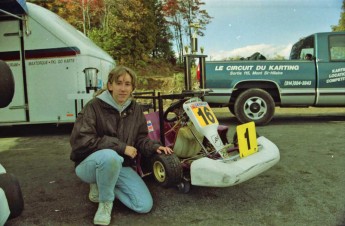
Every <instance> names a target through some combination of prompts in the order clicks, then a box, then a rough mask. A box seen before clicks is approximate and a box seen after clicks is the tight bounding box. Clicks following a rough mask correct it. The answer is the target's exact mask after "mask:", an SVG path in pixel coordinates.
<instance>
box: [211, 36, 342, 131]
mask: <svg viewBox="0 0 345 226" xmlns="http://www.w3.org/2000/svg"><path fill="white" fill-rule="evenodd" d="M205 72H206V73H205V78H204V81H205V84H204V88H207V89H211V90H213V92H211V93H210V94H209V95H208V96H206V97H205V100H206V101H207V102H208V103H209V104H210V105H211V106H215V107H225V106H227V107H228V108H229V110H230V111H231V112H232V113H233V114H234V115H235V116H236V117H237V119H238V120H239V121H240V122H241V123H245V122H249V121H254V122H255V124H256V125H265V124H267V123H269V122H270V121H271V119H272V117H273V115H274V111H275V107H276V106H279V107H310V106H313V107H345V32H323V33H315V34H313V35H310V36H308V37H305V38H303V39H300V40H299V41H298V42H296V43H295V44H294V45H293V46H292V49H291V53H290V59H289V60H281V61H271V60H240V61H206V64H205Z"/></svg>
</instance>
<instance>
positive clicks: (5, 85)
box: [0, 60, 14, 108]
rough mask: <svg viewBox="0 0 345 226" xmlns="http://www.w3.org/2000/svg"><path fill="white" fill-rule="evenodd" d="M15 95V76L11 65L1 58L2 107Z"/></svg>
mask: <svg viewBox="0 0 345 226" xmlns="http://www.w3.org/2000/svg"><path fill="white" fill-rule="evenodd" d="M13 95H14V78H13V74H12V71H11V69H10V67H9V66H8V65H7V64H6V63H5V62H4V61H2V60H0V108H5V107H7V106H8V105H9V104H10V103H11V101H12V98H13Z"/></svg>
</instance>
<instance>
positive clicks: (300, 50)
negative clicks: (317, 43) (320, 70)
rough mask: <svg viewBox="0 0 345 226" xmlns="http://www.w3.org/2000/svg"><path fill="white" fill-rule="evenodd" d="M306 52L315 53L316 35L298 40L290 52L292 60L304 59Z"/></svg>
mask: <svg viewBox="0 0 345 226" xmlns="http://www.w3.org/2000/svg"><path fill="white" fill-rule="evenodd" d="M306 54H311V55H312V56H315V54H314V36H313V35H311V36H308V37H306V38H303V39H301V40H299V41H298V42H296V43H295V44H294V45H293V46H292V48H291V53H290V60H304V58H305V55H306Z"/></svg>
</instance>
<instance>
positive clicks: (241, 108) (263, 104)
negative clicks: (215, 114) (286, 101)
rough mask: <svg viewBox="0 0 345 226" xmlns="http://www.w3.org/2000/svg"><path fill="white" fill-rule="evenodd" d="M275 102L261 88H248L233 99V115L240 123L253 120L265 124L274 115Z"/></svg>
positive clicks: (257, 123) (258, 124) (260, 124)
mask: <svg viewBox="0 0 345 226" xmlns="http://www.w3.org/2000/svg"><path fill="white" fill-rule="evenodd" d="M274 109H275V104H274V100H273V98H272V97H271V95H270V94H269V93H267V92H266V91H265V90H262V89H248V90H246V91H244V92H243V93H241V94H240V95H239V96H238V97H237V99H236V101H235V115H236V117H237V119H238V120H239V121H240V122H241V123H247V122H250V121H254V122H255V124H256V125H257V126H262V125H266V124H267V123H269V122H270V121H271V119H272V117H273V115H274Z"/></svg>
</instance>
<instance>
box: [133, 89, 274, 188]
mask: <svg viewBox="0 0 345 226" xmlns="http://www.w3.org/2000/svg"><path fill="white" fill-rule="evenodd" d="M204 94H205V93H200V92H188V93H182V94H178V95H160V94H159V95H158V97H157V98H156V99H158V102H159V111H154V112H151V113H148V114H146V115H145V117H146V120H147V125H148V130H149V137H150V138H151V139H156V140H160V141H161V142H162V143H163V144H164V145H166V146H170V147H171V148H172V149H173V150H174V154H173V155H164V154H161V155H158V154H157V155H154V156H153V157H152V159H145V158H144V157H138V159H137V165H136V168H137V171H138V173H139V174H140V175H141V176H145V175H147V174H150V173H152V174H153V176H154V178H155V180H156V181H157V182H158V183H159V184H160V185H162V186H164V187H169V186H175V185H176V186H177V187H178V189H179V191H181V192H184V193H187V192H188V191H189V189H190V187H191V185H195V186H208V187H228V186H233V185H236V184H239V183H241V182H244V181H246V180H249V179H251V178H253V177H255V176H257V175H259V174H260V173H262V172H264V171H266V170H267V169H269V168H271V167H272V166H274V165H275V164H276V163H277V162H278V161H279V159H280V154H279V150H278V148H277V146H276V145H275V144H274V143H272V142H271V141H270V140H268V139H267V138H265V137H263V136H258V134H257V133H256V129H255V124H254V122H250V123H246V124H243V125H239V126H237V128H236V132H235V135H234V138H233V141H232V142H231V143H229V142H228V139H227V132H228V127H227V126H222V125H219V123H218V120H217V118H216V116H215V114H214V113H213V111H212V109H211V108H210V106H209V105H208V103H207V102H204V101H202V99H201V98H202V96H203V95H204ZM137 97H138V96H137ZM176 98H179V100H178V101H177V102H174V103H173V104H171V106H170V107H168V108H167V109H166V111H164V113H163V107H162V106H161V105H162V100H163V99H176Z"/></svg>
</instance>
